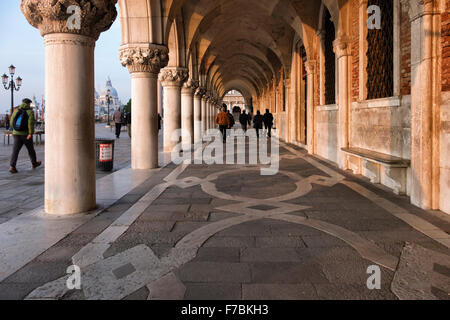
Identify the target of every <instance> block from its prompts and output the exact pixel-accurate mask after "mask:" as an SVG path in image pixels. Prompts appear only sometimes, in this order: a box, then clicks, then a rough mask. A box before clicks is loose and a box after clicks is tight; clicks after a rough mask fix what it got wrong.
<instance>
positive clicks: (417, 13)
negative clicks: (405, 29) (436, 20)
mask: <svg viewBox="0 0 450 320" xmlns="http://www.w3.org/2000/svg"><path fill="white" fill-rule="evenodd" d="M441 3H442V6H445V2H444V1H441ZM400 4H401V6H402V7H403V8H404V10H405V11H407V12H408V14H409V18H410V20H411V22H412V21H414V20H416V19H418V18H420V17H422V16H424V15H433V14H441V11H443V10H445V7H444V8H441V7H439V1H437V0H400Z"/></svg>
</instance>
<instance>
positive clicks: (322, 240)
mask: <svg viewBox="0 0 450 320" xmlns="http://www.w3.org/2000/svg"><path fill="white" fill-rule="evenodd" d="M302 239H303V241H304V242H305V244H306V246H307V247H309V248H317V247H346V246H348V244H347V243H345V242H344V241H342V240H340V239H339V238H336V237H333V236H330V235H327V234H322V235H319V236H302Z"/></svg>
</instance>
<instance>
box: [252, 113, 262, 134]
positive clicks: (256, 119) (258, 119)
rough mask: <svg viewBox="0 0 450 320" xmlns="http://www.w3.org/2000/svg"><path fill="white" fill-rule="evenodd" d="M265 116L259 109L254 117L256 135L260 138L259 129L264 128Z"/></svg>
mask: <svg viewBox="0 0 450 320" xmlns="http://www.w3.org/2000/svg"><path fill="white" fill-rule="evenodd" d="M263 119H264V118H263V116H262V115H261V112H259V111H257V112H256V116H255V117H254V118H253V128H255V130H256V136H257V137H258V138H259V131H260V130H262V125H263Z"/></svg>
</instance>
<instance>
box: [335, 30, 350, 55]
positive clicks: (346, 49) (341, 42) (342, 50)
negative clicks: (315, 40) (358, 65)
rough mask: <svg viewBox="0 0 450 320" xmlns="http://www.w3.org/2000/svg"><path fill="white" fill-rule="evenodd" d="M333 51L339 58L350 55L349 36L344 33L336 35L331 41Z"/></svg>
mask: <svg viewBox="0 0 450 320" xmlns="http://www.w3.org/2000/svg"><path fill="white" fill-rule="evenodd" d="M333 47H334V53H336V57H337V58H338V59H339V58H341V57H344V56H350V55H351V50H350V49H351V47H350V38H349V37H347V36H344V35H341V36H338V37H337V38H336V40H334V42H333Z"/></svg>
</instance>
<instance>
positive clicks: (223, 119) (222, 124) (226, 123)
mask: <svg viewBox="0 0 450 320" xmlns="http://www.w3.org/2000/svg"><path fill="white" fill-rule="evenodd" d="M215 123H216V124H217V125H219V130H220V132H221V133H222V137H223V142H224V143H225V142H227V129H228V128H229V127H230V125H231V122H230V118H229V117H228V113H227V105H226V104H224V105H222V111H220V113H219V114H218V115H217V116H216V119H215Z"/></svg>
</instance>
